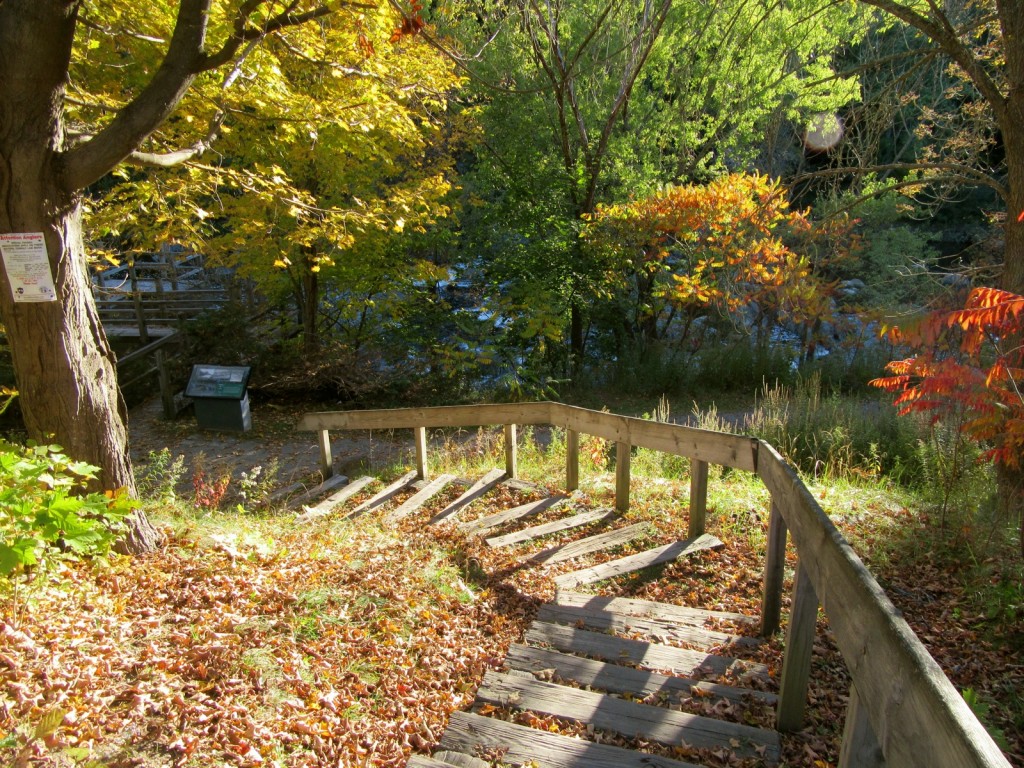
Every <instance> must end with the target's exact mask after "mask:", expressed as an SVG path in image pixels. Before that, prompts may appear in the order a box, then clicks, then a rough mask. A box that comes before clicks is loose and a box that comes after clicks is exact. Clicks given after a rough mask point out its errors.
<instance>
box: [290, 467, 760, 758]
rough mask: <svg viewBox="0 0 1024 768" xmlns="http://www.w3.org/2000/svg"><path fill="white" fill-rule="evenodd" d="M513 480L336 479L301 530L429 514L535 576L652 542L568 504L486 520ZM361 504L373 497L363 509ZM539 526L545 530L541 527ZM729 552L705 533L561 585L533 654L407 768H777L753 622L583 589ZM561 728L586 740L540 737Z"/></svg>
mask: <svg viewBox="0 0 1024 768" xmlns="http://www.w3.org/2000/svg"><path fill="white" fill-rule="evenodd" d="M505 481H506V480H505V474H504V472H503V471H501V470H492V471H490V472H488V473H487V474H485V475H484V476H483V477H481V478H479V479H477V480H475V481H467V480H460V479H458V478H455V477H452V476H450V475H441V476H439V477H437V478H435V479H433V480H431V481H417V479H416V473H415V472H410V473H408V474H406V475H403V476H402V477H400V478H398V479H397V480H395V481H394V482H392V483H390V484H388V485H387V486H385V487H383V488H380V489H379V490H377V491H375V492H372V491H371V486H372V485H373V484H375V483H376V481H375V480H373V479H372V478H368V477H364V478H359V479H358V480H355V481H354V482H353V483H350V484H348V485H344V484H342V485H341V487H340V490H339V481H338V480H337V479H333V478H332V480H331V481H330V483H329V486H330V487H329V488H328V490H329V491H330V493H331V495H330V496H328V497H327V498H326V499H325V500H324V501H321V502H319V503H318V504H316V505H315V506H308V505H307V502H309V501H310V499H311V498H315V496H316V494H317V490H316V489H311V490H308V491H303V492H302V494H301V495H300V497H299V499H300V505H301V512H300V514H299V515H298V518H297V519H298V520H299V521H302V522H307V521H309V520H311V519H313V518H317V517H321V516H324V515H327V514H336V515H337V516H338V517H354V516H357V515H361V514H365V513H367V512H371V511H374V512H377V513H379V514H381V516H382V518H383V519H384V520H386V521H388V522H389V523H391V522H394V521H397V520H400V519H403V518H406V517H409V516H412V515H416V514H421V513H422V514H425V515H429V516H426V517H425V518H424V521H425V522H426V523H427V524H429V525H440V524H454V525H455V526H457V528H458V529H459V530H461V531H462V532H463V533H465V534H467V535H474V536H480V537H481V538H483V539H484V540H485V542H486V544H487V545H488V546H491V547H513V546H516V547H519V548H520V549H521V550H522V552H523V555H522V560H523V562H524V563H525V564H529V565H532V566H534V567H549V566H551V565H554V564H557V563H563V562H567V561H570V560H573V559H576V558H579V557H581V556H583V555H587V554H592V553H594V552H598V551H601V550H607V549H610V548H614V547H619V546H622V545H623V544H625V543H628V542H630V541H633V540H635V539H637V538H640V537H644V536H647V535H648V534H649V533H650V532H651V529H652V526H651V525H650V524H649V523H647V522H643V521H641V522H633V523H629V524H627V523H626V522H625V521H624V520H623V519H622V516H621V515H619V514H618V513H616V512H615V511H613V510H610V509H581V508H579V507H578V506H576V505H574V504H573V503H572V501H571V499H569V498H567V497H565V496H551V497H544V498H541V499H538V500H535V501H531V502H528V503H526V504H521V505H519V506H515V507H513V508H511V509H507V510H502V511H499V512H494V511H493V510H490V511H488V513H486V514H482V515H477V516H475V517H474V516H473V514H472V511H475V510H473V507H474V505H480V506H482V500H484V499H486V498H487V495H488V493H489V492H490V491H492V490H494V489H495V488H497V487H499V486H500V485H501V484H502V483H503V482H505ZM341 482H342V483H344V481H341ZM452 484H461V485H463V486H464V487H465V490H464V491H463V492H462V493H461V494H460V495H459V496H458V497H457V498H455V499H454V500H453V501H451V502H449V503H448V504H446V505H445V506H444V507H443V508H441V509H440V510H439V511H432V512H427V505H428V503H429V502H430V500H431V499H433V498H434V497H435V496H437V495H438V494H440V493H441V492H442V491H443V490H444V489H445V488H447V487H448V486H449V485H452ZM360 492H362V495H363V496H365V498H363V499H362V501H361V502H360V503H358V504H353V502H354V501H355V500H356V499H357V498H359V494H360ZM350 504H351V506H350ZM437 506H438V505H437V504H435V505H434V506H433V507H432V509H436V507H437ZM538 516H543V517H544V518H545V519H546V521H545V522H543V523H540V524H533V525H530V522H531V521H532V519H533V518H536V517H538ZM602 526H603V528H602V530H600V531H598V532H597V533H590V535H586V536H582V537H580V538H576V539H574V540H571V541H563V542H561V543H558V544H555V545H551V546H545V543H544V542H543V541H542V539H544V537H549V536H551V535H552V534H561V535H562V536H563V537H564V536H565V535H566V534H567V532H574V531H580V530H586V529H592V528H594V527H602ZM499 532H500V533H499ZM494 534H497V535H494ZM723 546H724V545H723V543H722V542H721V541H719V540H718V539H716V538H715V537H713V536H710V535H707V534H703V535H701V536H697V537H694V538H691V539H687V540H682V541H673V542H669V543H667V544H664V545H662V546H659V547H657V548H655V549H651V550H648V551H644V552H640V553H637V554H632V555H629V556H626V557H621V558H617V559H612V560H608V561H607V562H604V563H601V564H600V565H596V566H592V567H587V568H581V569H579V570H574V571H570V572H567V573H563V574H561V575H559V576H557V577H555V578H554V581H555V583H556V585H557V586H558V587H559V590H558V592H557V594H556V597H555V599H554V600H553V601H552V602H550V603H547V604H545V605H543V606H542V607H541V608H540V610H539V612H538V614H537V616H536V619H535V621H534V622H533V624H532V625H531V626H530V627H529V628H528V630H527V632H526V633H525V636H524V638H523V640H522V642H521V643H516V644H513V645H512V646H511V647H510V648H509V650H508V654H507V656H506V659H505V662H504V668H503V670H502V671H489V672H488V673H487V674H486V675H485V677H484V679H483V681H482V683H481V685H480V687H479V689H478V691H477V694H476V699H475V701H474V704H473V707H472V711H470V712H455V713H453V714H452V716H451V719H450V722H449V726H448V728H447V730H446V731H445V733H444V735H443V736H442V738H441V742H440V744H439V748H438V750H437V751H436V753H435V754H434V755H433V756H432V757H428V756H425V755H413V756H412V757H411V758H410V760H409V762H408V765H409V766H411V767H412V768H431V767H432V766H433V767H435V768H436V767H438V766H471V767H473V768H480V767H481V766H490V765H495V764H502V765H503V764H513V765H519V764H525V765H532V766H538V767H540V766H544V767H548V766H550V767H552V768H568V767H569V766H574V767H575V766H597V768H602V767H604V766H607V767H608V768H611V767H612V766H616V767H618V766H648V767H650V766H664V768H669V767H670V766H675V767H677V768H680V767H685V766H695V765H698V764H699V762H698V763H695V762H687V760H697V761H699V760H700V759H701V756H702V755H704V756H709V755H711V756H712V759H713V760H714V762H715V763H716V764H722V763H727V764H730V765H732V764H734V763H733V762H729V761H730V760H731V761H740V762H739V763H737V764H743V765H772V764H775V763H777V762H778V760H779V753H780V747H779V736H778V733H776V732H775V731H774V730H766V729H762V728H756V727H753V726H751V725H748V724H746V723H744V722H742V719H743V716H744V714H746V713H748V712H750V710H751V708H756V709H757V710H758V715H759V716H758V721H760V722H772V721H773V719H774V718H773V717H771V716H765V713H764V712H763V711H762V710H764V709H765V708H769V709H770V708H772V707H773V706H774V705H775V702H776V695H775V693H773V692H772V689H773V687H774V686H775V681H774V679H773V677H772V676H771V674H770V672H769V669H768V668H767V667H766V666H765V665H764V664H761V663H758V662H756V661H754V660H751V659H750V658H749V657H750V656H751V655H752V653H753V652H754V651H755V649H756V648H757V646H758V645H759V643H760V641H759V640H758V639H757V638H755V637H751V636H749V635H750V634H752V633H753V632H756V621H755V620H754V619H752V618H750V617H747V616H744V615H742V614H738V613H727V612H721V611H718V612H716V611H707V610H703V609H699V608H687V607H682V606H678V605H668V604H662V603H654V602H648V601H643V600H636V599H630V598H622V597H603V596H597V595H591V594H585V593H581V592H576V591H572V589H573V588H575V587H578V586H580V585H585V584H590V583H594V582H597V581H602V580H604V579H608V578H612V577H615V576H619V575H621V574H625V573H629V572H632V571H637V570H641V569H645V568H649V567H651V566H654V565H657V564H660V563H667V562H671V561H674V560H677V559H679V558H683V557H686V556H688V555H690V554H692V553H695V552H699V551H701V550H704V549H713V548H714V549H717V548H721V547H723ZM744 632H746V633H747V634H744ZM552 718H555V719H557V720H558V721H560V722H562V724H563V725H564V726H565V727H567V728H568V729H570V730H574V731H578V732H579V737H572V736H566V735H560V734H557V733H552V732H550V731H548V730H544V729H543V728H542V727H536V726H543V725H544V724H545V723H550V722H551V721H552V720H551V719H552ZM531 724H532V725H531ZM610 742H618V743H619V744H630V745H634V746H636V747H637V748H636V749H628V748H625V747H624V746H617V745H616V744H614V743H610ZM642 744H648V745H651V746H650V749H651V750H652V751H643V750H641V749H640V746H639V745H642Z"/></svg>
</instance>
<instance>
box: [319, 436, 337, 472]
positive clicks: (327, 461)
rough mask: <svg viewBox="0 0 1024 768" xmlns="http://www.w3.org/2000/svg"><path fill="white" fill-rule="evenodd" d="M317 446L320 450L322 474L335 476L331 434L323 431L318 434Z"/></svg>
mask: <svg viewBox="0 0 1024 768" xmlns="http://www.w3.org/2000/svg"><path fill="white" fill-rule="evenodd" d="M316 442H317V446H318V447H319V448H320V474H321V475H323V476H324V477H330V476H331V475H333V474H334V459H333V457H332V456H331V433H330V432H328V431H327V430H326V429H321V430H320V431H319V432H317V433H316Z"/></svg>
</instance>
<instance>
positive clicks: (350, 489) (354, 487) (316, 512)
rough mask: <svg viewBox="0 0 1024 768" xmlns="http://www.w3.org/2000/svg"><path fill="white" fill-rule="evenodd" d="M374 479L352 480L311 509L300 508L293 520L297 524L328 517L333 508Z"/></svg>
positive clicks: (364, 477) (365, 477) (361, 478)
mask: <svg viewBox="0 0 1024 768" xmlns="http://www.w3.org/2000/svg"><path fill="white" fill-rule="evenodd" d="M375 479H376V478H373V477H369V476H363V477H360V478H357V479H355V480H353V481H352V482H351V483H349V484H348V485H346V486H344V487H343V488H342V489H341V490H340V491H336V492H335V493H332V494H331V495H330V496H328V497H327V498H326V499H324V500H323V501H321V502H319V503H318V504H317V505H316V506H313V507H307V506H303V507H302V512H301V513H300V514H298V515H296V517H295V519H296V521H297V522H300V523H304V522H306V521H308V520H314V519H316V518H318V517H323V516H324V515H329V514H330V513H331V512H332V511H333V510H334V508H335V507H337V506H338V505H340V504H344V503H345V502H346V501H348V500H349V499H351V498H352V497H353V496H355V495H356V494H357V493H359V491H361V490H362V489H363V488H365V487H366V486H368V485H369V484H370V483H372V482H373V481H374V480H375Z"/></svg>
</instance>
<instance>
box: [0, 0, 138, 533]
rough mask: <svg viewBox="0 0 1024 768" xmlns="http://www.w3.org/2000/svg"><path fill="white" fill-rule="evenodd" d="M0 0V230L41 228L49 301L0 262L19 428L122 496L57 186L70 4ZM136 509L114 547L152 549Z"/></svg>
mask: <svg viewBox="0 0 1024 768" xmlns="http://www.w3.org/2000/svg"><path fill="white" fill-rule="evenodd" d="M25 8H26V7H25V6H20V7H16V8H11V4H6V5H4V6H0V88H2V91H0V232H4V233H12V232H14V233H23V232H41V233H43V234H44V236H45V241H46V250H47V254H48V256H49V261H50V270H51V273H52V275H53V279H54V285H55V288H56V299H57V300H56V301H51V302H42V303H17V302H15V301H14V299H13V295H12V292H11V286H10V282H9V280H8V277H7V273H6V270H0V316H2V319H3V323H4V327H5V330H6V334H7V339H8V343H9V345H10V349H11V355H12V357H13V360H14V369H15V372H16V378H17V386H18V391H19V397H20V404H21V410H22V413H23V414H24V417H25V426H26V427H27V429H28V433H29V436H30V437H32V438H34V439H36V440H40V441H51V440H57V441H58V442H59V443H60V444H61V445H62V446H63V448H64V449H65V451H66V452H67V453H68V455H70V456H72V457H74V458H75V459H78V460H81V461H87V462H89V463H91V464H94V465H96V466H98V467H100V469H101V474H100V479H99V483H98V486H99V487H102V488H104V489H117V488H125V489H127V491H128V492H129V493H130V494H132V495H133V496H134V493H135V483H134V480H133V477H132V468H131V461H130V459H129V454H128V433H127V426H126V411H125V406H124V401H123V400H122V398H121V394H120V391H119V390H118V386H117V377H116V369H115V359H114V356H113V354H112V353H111V351H110V347H109V345H108V344H107V339H106V336H105V334H104V332H103V328H102V327H101V325H100V321H99V317H98V315H97V312H96V307H95V304H94V302H93V298H92V291H91V287H90V284H89V275H88V271H87V269H86V259H85V249H84V246H83V243H82V234H81V215H82V212H81V204H80V194H79V191H78V190H75V189H68V188H67V186H66V185H65V184H64V179H63V169H62V167H61V163H60V157H61V155H60V150H61V149H62V148H63V144H64V125H63V122H62V104H63V94H64V87H65V81H66V78H67V71H68V59H69V57H70V51H71V39H72V37H73V35H74V26H75V10H76V8H77V3H67V4H58V3H52V2H51V3H41V4H39V5H37V6H36V7H34V8H33V9H32V10H26V9H25ZM156 538H157V537H156V531H155V530H154V529H153V528H152V526H150V525H149V523H148V521H147V520H146V518H145V516H144V515H143V514H142V513H141V512H138V513H136V515H135V518H134V525H133V527H132V531H131V533H130V535H129V536H128V538H127V540H126V542H125V545H124V548H125V549H126V550H130V551H133V552H139V551H145V550H148V549H152V548H153V547H154V546H155V544H156Z"/></svg>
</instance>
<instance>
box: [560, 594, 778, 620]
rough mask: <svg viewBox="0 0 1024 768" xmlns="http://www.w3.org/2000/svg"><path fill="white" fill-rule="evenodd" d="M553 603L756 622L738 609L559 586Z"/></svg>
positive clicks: (621, 612)
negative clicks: (667, 601) (584, 591)
mask: <svg viewBox="0 0 1024 768" xmlns="http://www.w3.org/2000/svg"><path fill="white" fill-rule="evenodd" d="M555 604H556V605H567V606H579V607H586V608H589V609H591V610H592V611H594V612H595V613H596V612H598V611H611V612H613V613H617V614H619V615H620V616H640V617H642V618H646V619H657V620H659V621H666V622H672V623H673V624H687V625H689V626H693V627H703V626H704V625H705V624H706V623H707V622H708V621H724V622H732V623H742V624H750V625H757V624H759V623H760V621H759V619H757V618H755V617H754V616H747V615H745V614H742V613H734V612H731V611H708V610H705V609H703V608H689V607H687V606H685V605H672V604H671V603H656V602H653V601H651V600H638V599H636V598H633V597H605V596H603V595H588V594H585V593H583V592H571V591H569V590H565V589H560V590H558V592H557V593H556V595H555Z"/></svg>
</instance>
